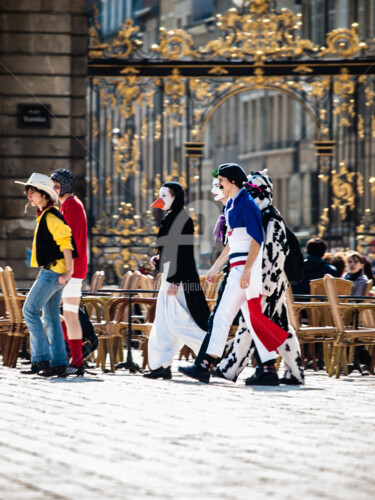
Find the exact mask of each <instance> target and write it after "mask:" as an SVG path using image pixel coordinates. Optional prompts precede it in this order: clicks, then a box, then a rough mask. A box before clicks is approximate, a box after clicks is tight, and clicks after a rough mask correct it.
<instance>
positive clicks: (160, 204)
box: [151, 197, 164, 209]
mask: <svg viewBox="0 0 375 500" xmlns="http://www.w3.org/2000/svg"><path fill="white" fill-rule="evenodd" d="M151 206H152V207H154V208H161V209H163V208H164V201H163V200H162V198H160V197H159V198H158V199H157V200H155V201H154V203H153V204H152V205H151Z"/></svg>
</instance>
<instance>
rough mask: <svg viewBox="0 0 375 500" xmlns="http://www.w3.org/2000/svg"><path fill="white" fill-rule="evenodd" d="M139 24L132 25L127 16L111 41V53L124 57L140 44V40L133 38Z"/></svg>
mask: <svg viewBox="0 0 375 500" xmlns="http://www.w3.org/2000/svg"><path fill="white" fill-rule="evenodd" d="M138 31H139V26H134V25H133V21H132V19H129V18H127V19H126V20H125V22H124V24H123V25H122V28H121V29H120V31H119V32H118V34H117V36H116V38H115V39H114V41H113V43H112V48H113V50H112V51H111V55H112V56H114V57H118V58H126V57H129V56H130V55H132V54H133V52H134V51H135V50H136V49H138V48H139V47H141V46H142V42H141V41H140V40H137V39H134V35H135V34H136V33H138Z"/></svg>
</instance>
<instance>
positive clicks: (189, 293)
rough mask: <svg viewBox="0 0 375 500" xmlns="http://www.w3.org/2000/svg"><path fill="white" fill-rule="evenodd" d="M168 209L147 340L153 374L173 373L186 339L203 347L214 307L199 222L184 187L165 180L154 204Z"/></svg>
mask: <svg viewBox="0 0 375 500" xmlns="http://www.w3.org/2000/svg"><path fill="white" fill-rule="evenodd" d="M151 206H153V207H155V208H160V209H162V210H164V211H165V212H166V215H165V217H164V218H163V220H162V222H161V225H160V228H159V233H158V236H157V239H156V250H157V255H155V256H154V257H152V258H151V261H150V262H151V265H152V266H153V267H156V268H157V269H159V270H160V271H161V272H162V284H161V287H160V290H159V296H158V300H157V304H156V313H155V321H154V323H153V326H152V329H151V333H150V338H149V342H148V359H149V366H150V368H151V371H150V372H148V373H145V374H144V377H147V378H150V379H157V378H163V379H171V378H172V372H171V365H172V361H173V358H174V356H175V355H176V354H177V353H178V351H179V350H180V349H181V347H183V346H184V345H185V344H186V345H187V346H188V347H190V348H191V349H192V350H193V351H194V352H198V350H199V348H200V346H201V344H202V340H203V338H204V336H205V333H206V331H207V322H208V316H209V309H208V306H207V302H206V298H205V296H204V293H203V291H202V288H201V285H200V281H199V276H198V272H197V269H196V265H195V260H194V248H193V243H194V224H193V221H192V219H191V218H190V217H189V216H188V214H187V212H186V211H185V209H184V190H183V188H182V186H181V185H180V184H179V183H177V182H167V183H165V184H164V185H163V186H162V187H161V189H160V193H159V198H158V199H157V200H156V201H155V202H154V203H153V204H152V205H151Z"/></svg>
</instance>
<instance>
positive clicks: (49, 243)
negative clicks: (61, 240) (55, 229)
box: [36, 207, 78, 266]
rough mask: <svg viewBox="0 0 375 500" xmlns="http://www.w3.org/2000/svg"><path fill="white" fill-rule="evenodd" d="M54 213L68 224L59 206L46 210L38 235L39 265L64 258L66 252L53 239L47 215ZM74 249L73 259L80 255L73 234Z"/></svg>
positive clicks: (37, 252) (40, 222)
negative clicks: (58, 208)
mask: <svg viewBox="0 0 375 500" xmlns="http://www.w3.org/2000/svg"><path fill="white" fill-rule="evenodd" d="M48 212H49V213H52V214H53V215H54V216H56V217H57V218H58V219H60V220H62V221H63V222H64V224H66V222H65V219H64V216H63V215H62V214H61V213H60V212H59V211H58V210H57V208H54V207H51V208H50V209H49V210H45V211H44V213H43V214H42V217H41V218H40V221H39V227H38V232H37V235H36V260H37V262H38V265H39V266H46V265H48V264H50V263H51V262H54V261H56V260H59V259H63V258H64V254H63V253H62V251H61V250H60V248H59V246H58V245H57V243H56V241H55V240H54V239H53V236H52V234H51V233H50V232H49V230H48V226H47V221H46V215H47V213H48ZM71 240H72V246H73V248H74V250H73V259H75V258H76V257H78V252H77V247H76V243H75V241H74V238H73V235H72V236H71Z"/></svg>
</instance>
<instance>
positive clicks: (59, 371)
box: [38, 365, 66, 377]
mask: <svg viewBox="0 0 375 500" xmlns="http://www.w3.org/2000/svg"><path fill="white" fill-rule="evenodd" d="M65 370H66V365H61V366H50V367H49V368H45V369H44V370H41V371H40V372H38V375H39V376H40V377H62V376H63V373H64V372H65Z"/></svg>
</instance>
